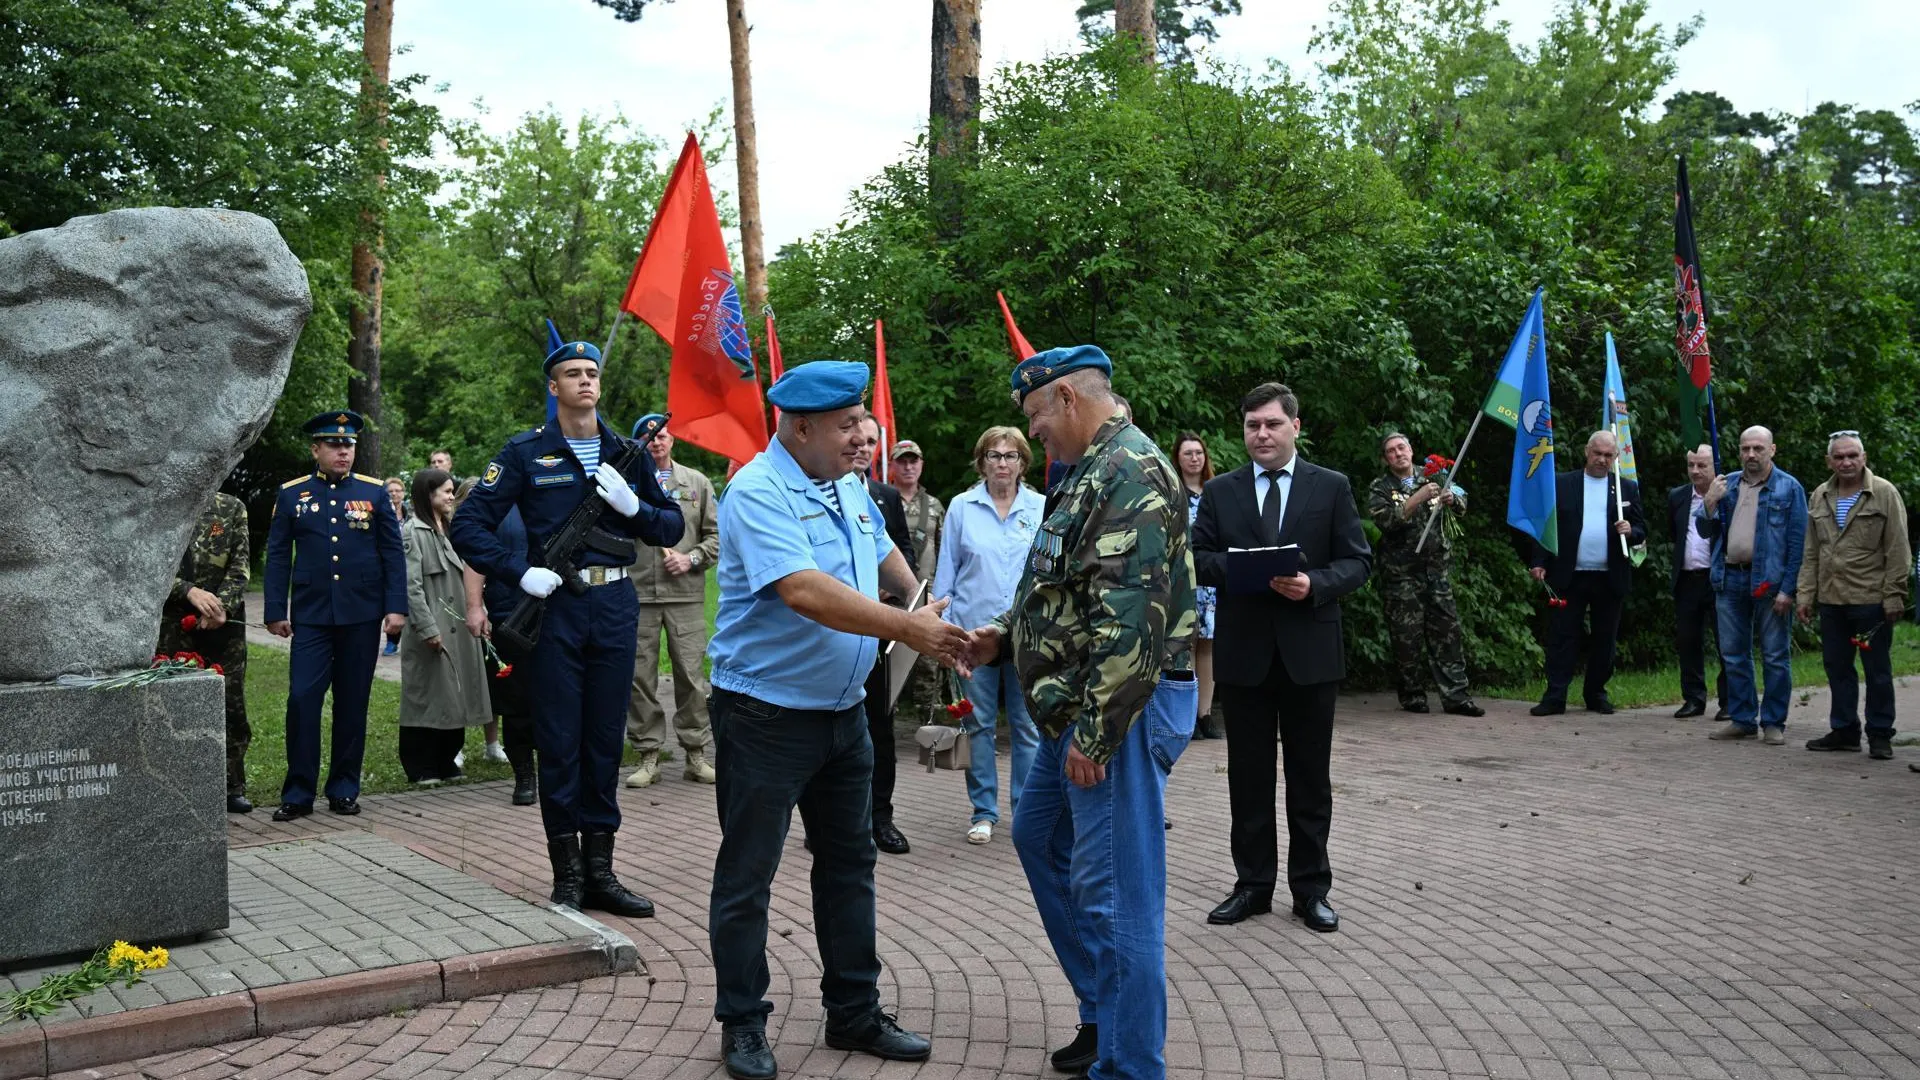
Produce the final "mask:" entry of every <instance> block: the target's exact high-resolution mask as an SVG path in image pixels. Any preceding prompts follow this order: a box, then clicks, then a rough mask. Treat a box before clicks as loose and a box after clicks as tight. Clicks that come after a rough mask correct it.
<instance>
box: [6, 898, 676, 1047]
mask: <svg viewBox="0 0 1920 1080" xmlns="http://www.w3.org/2000/svg"><path fill="white" fill-rule="evenodd" d="M553 910H555V911H557V912H559V913H561V914H564V915H566V916H568V917H569V918H571V919H573V920H574V921H576V922H578V923H580V924H581V926H582V928H583V929H585V930H587V931H588V934H587V936H584V937H578V938H574V939H572V940H570V941H562V942H554V943H551V944H546V945H525V946H521V947H519V948H513V949H499V950H495V951H493V952H484V953H471V954H468V955H466V956H456V957H452V958H449V959H446V960H427V961H423V962H421V963H417V964H401V965H398V966H395V967H385V968H374V969H372V970H370V971H356V972H353V973H351V974H347V975H334V976H330V977H328V978H322V979H309V980H306V981H303V982H296V983H284V984H281V985H279V986H268V987H261V988H260V989H257V990H243V991H240V992H238V993H233V994H223V995H220V996H218V997H209V998H198V999H195V1000H192V1001H177V1002H172V1003H169V1004H166V1005H155V1006H152V1007H150V1008H145V1009H134V1010H132V1011H129V1012H118V1013H108V1014H104V1015H101V1016H94V1017H88V1018H87V1019H84V1020H67V1021H61V1022H58V1023H52V1024H45V1023H41V1022H38V1021H35V1022H32V1023H30V1024H21V1025H18V1026H15V1025H7V1026H9V1027H14V1028H15V1029H14V1030H12V1031H8V1032H6V1033H5V1034H0V1080H16V1078H18V1077H29V1076H46V1075H51V1074H53V1073H59V1072H68V1071H70V1070H75V1069H87V1068H92V1067H94V1066H98V1065H111V1064H115V1063H117V1062H122V1061H131V1060H133V1059H135V1058H142V1057H149V1056H151V1055H154V1054H166V1053H173V1052H177V1051H180V1050H192V1049H196V1048H199V1047H203V1046H214V1045H217V1044H219V1043H224V1042H233V1041H235V1040H238V1039H253V1038H260V1037H264V1036H267V1035H275V1034H279V1033H281V1032H286V1031H297V1030H299V1029H302V1028H311V1027H322V1026H325V1025H328V1024H341V1023H346V1022H348V1021H352V1020H365V1019H368V1018H370V1017H375V1016H382V1015H385V1014H387V1013H391V1012H394V1011H395V1010H399V1009H414V1008H418V1007H420V1006H422V1005H430V1004H433V1003H435V1002H440V1001H465V1000H467V999H468V998H476V997H484V996H486V995H488V994H504V993H508V992H511V991H514V990H525V989H527V988H529V987H534V986H552V985H555V984H558V983H568V982H578V981H580V980H582V979H591V978H595V977H598V976H601V975H616V974H622V973H626V972H633V971H638V970H639V969H640V964H639V951H638V950H637V949H636V948H635V947H634V944H633V942H632V941H631V940H630V939H628V938H627V937H626V935H624V934H621V933H618V932H617V931H614V930H612V929H609V928H608V927H606V926H603V925H601V924H600V923H598V922H595V921H594V920H593V919H590V918H588V917H586V916H584V915H578V914H577V913H574V912H572V911H568V910H565V909H561V908H554V909H553Z"/></svg>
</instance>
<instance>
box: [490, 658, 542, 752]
mask: <svg viewBox="0 0 1920 1080" xmlns="http://www.w3.org/2000/svg"><path fill="white" fill-rule="evenodd" d="M530 677H531V676H530V675H529V674H528V671H527V666H526V665H525V664H512V665H510V666H509V669H508V671H507V675H506V677H505V678H501V677H500V661H499V660H496V659H495V658H494V657H492V656H489V657H487V699H488V703H489V705H490V706H491V708H492V712H493V715H495V716H497V717H499V718H500V742H501V744H502V746H503V747H504V748H505V749H506V751H507V752H508V753H509V754H511V753H513V752H514V751H516V750H519V749H520V748H522V747H525V748H526V749H528V750H532V749H533V703H532V702H530V701H528V700H527V680H528V679H529V678H530Z"/></svg>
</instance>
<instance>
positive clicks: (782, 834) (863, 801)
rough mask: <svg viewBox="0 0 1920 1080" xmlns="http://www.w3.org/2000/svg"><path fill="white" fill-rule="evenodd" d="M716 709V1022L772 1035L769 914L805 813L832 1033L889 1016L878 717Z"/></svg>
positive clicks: (733, 702)
mask: <svg viewBox="0 0 1920 1080" xmlns="http://www.w3.org/2000/svg"><path fill="white" fill-rule="evenodd" d="M627 636H628V637H632V636H633V635H631V634H629V635H627ZM708 701H709V711H710V712H711V719H712V723H713V747H714V761H713V768H714V772H715V773H717V774H718V779H717V781H716V783H715V785H714V801H715V803H716V804H717V809H718V810H719V812H720V850H719V852H717V853H716V854H715V855H714V859H713V895H712V898H711V901H710V903H709V905H708V908H707V933H708V936H709V946H710V948H711V949H712V950H713V981H714V990H713V1015H714V1018H715V1019H717V1020H719V1021H720V1023H721V1025H722V1026H723V1027H725V1028H728V1029H736V1028H737V1029H742V1030H747V1029H751V1030H760V1031H763V1030H765V1029H766V1026H767V1014H768V1013H770V1012H772V1011H773V1003H772V1002H770V1001H768V1000H767V986H768V984H769V982H770V981H771V980H770V976H769V974H768V971H767V903H768V901H769V899H770V898H771V896H772V891H773V875H774V872H775V871H777V870H778V869H779V868H780V855H781V852H782V850H783V849H784V848H785V846H786V840H787V828H788V826H789V825H790V824H791V822H792V818H793V810H794V807H796V806H798V807H799V808H800V820H801V822H802V823H803V824H804V825H805V826H806V830H807V838H808V839H809V840H810V841H811V842H812V844H813V871H812V875H811V877H812V885H813V938H814V944H815V945H816V946H817V947H818V948H819V950H820V997H821V1001H822V1003H823V1004H824V1005H825V1006H826V1013H827V1026H828V1027H830V1028H832V1027H844V1026H846V1025H848V1024H852V1023H854V1022H855V1021H858V1020H860V1019H862V1018H864V1017H866V1016H868V1015H870V1014H871V1013H872V1012H873V1011H874V1010H875V1009H878V1008H879V1007H880V991H879V983H880V957H879V955H878V953H877V952H876V951H875V942H874V937H875V931H874V887H873V864H874V860H875V859H876V858H877V854H876V852H875V850H874V847H873V823H872V814H873V810H872V806H873V803H872V799H873V790H872V785H873V743H872V742H871V741H870V740H869V739H868V737H867V717H866V711H865V709H864V708H863V707H862V706H860V705H855V706H854V707H852V708H850V709H842V710H840V711H839V712H822V711H814V710H807V709H786V708H782V707H780V706H778V705H774V704H771V703H769V702H765V701H761V700H760V699H759V698H754V697H748V696H747V695H745V694H736V693H733V692H731V691H728V690H722V689H720V688H718V687H715V688H714V690H713V696H712V697H711V698H709V699H708Z"/></svg>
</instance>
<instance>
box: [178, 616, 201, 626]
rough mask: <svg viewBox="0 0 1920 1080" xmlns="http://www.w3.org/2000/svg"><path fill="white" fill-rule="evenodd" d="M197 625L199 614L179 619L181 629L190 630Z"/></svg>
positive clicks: (198, 623)
mask: <svg viewBox="0 0 1920 1080" xmlns="http://www.w3.org/2000/svg"><path fill="white" fill-rule="evenodd" d="M199 625H200V616H198V615H189V616H187V617H186V618H184V619H181V620H180V629H182V630H192V629H193V628H194V627H196V626H199Z"/></svg>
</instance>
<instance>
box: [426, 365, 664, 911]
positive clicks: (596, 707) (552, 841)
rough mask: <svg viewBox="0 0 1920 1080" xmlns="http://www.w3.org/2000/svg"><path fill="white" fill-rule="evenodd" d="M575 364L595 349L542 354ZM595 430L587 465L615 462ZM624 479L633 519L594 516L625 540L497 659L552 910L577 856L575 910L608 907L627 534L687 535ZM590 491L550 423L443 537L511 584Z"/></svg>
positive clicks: (656, 541) (631, 649)
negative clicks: (540, 834)
mask: <svg viewBox="0 0 1920 1080" xmlns="http://www.w3.org/2000/svg"><path fill="white" fill-rule="evenodd" d="M576 358H577V359H590V360H593V361H594V362H595V363H598V362H599V359H600V354H599V350H598V349H596V348H595V347H594V346H593V345H591V344H589V343H585V342H570V343H567V344H565V345H563V346H561V348H559V349H556V350H555V351H554V352H553V354H552V355H551V356H549V357H548V363H547V368H548V370H549V371H551V370H552V368H553V366H554V365H555V364H557V363H560V362H562V361H564V360H568V359H576ZM596 423H597V425H598V429H599V438H600V442H599V453H598V461H599V462H600V463H602V464H608V463H611V462H612V461H613V459H614V458H616V457H618V456H620V454H621V452H622V451H623V449H624V447H625V446H626V445H627V443H628V440H626V439H624V438H622V437H621V436H619V435H617V434H615V433H614V432H613V431H612V430H611V429H610V428H608V427H607V425H606V423H605V422H603V421H596ZM623 479H625V480H626V481H627V484H628V486H629V487H631V488H632V489H633V491H634V492H635V494H636V495H638V496H639V499H640V507H639V510H638V512H636V513H635V514H634V515H633V516H632V517H624V516H622V515H620V514H618V513H615V512H611V511H610V512H608V513H606V514H605V515H603V516H602V517H601V518H600V522H599V526H598V528H599V529H601V530H603V531H604V532H605V533H607V534H609V535H608V536H607V537H606V539H607V540H613V541H624V543H625V545H626V547H625V551H624V554H622V553H620V552H618V551H602V550H597V549H595V548H588V549H586V550H584V551H583V552H582V553H581V554H580V556H579V557H578V558H577V559H576V560H575V562H576V565H577V566H578V567H579V568H580V577H581V579H582V580H583V581H584V582H585V583H586V584H587V586H588V588H587V590H586V591H585V592H584V593H582V594H580V595H575V594H574V593H572V592H570V591H569V590H568V589H567V588H566V587H565V586H564V585H563V586H562V587H560V588H558V589H556V590H554V592H553V594H552V595H551V596H549V597H548V598H547V601H546V612H545V616H544V621H543V623H542V626H541V631H540V639H539V642H538V643H537V644H536V645H535V647H534V651H533V655H532V656H530V657H527V658H525V659H524V661H522V660H521V659H520V658H515V657H509V658H508V659H511V660H514V661H515V662H516V663H519V662H525V663H527V664H528V665H529V674H530V675H531V676H532V678H531V680H530V681H529V683H528V692H529V693H530V695H531V696H532V698H533V702H532V704H533V736H534V747H535V749H536V750H537V751H538V759H539V775H540V816H541V819H542V821H543V823H544V824H545V826H546V831H547V839H548V851H549V855H550V857H551V858H552V859H553V860H554V876H555V903H568V902H569V900H570V897H569V896H568V895H567V894H566V892H565V890H564V889H563V880H562V879H563V878H564V877H565V876H566V875H567V870H566V867H565V866H563V865H562V864H563V861H565V860H570V859H573V858H574V857H575V853H577V852H579V851H581V850H582V849H583V848H584V849H585V853H586V858H585V862H586V869H585V872H586V875H587V889H586V894H585V896H584V901H585V906H588V907H596V908H601V909H602V910H613V909H612V908H608V907H607V906H606V905H604V904H602V903H597V902H596V887H595V879H596V876H597V869H596V860H597V858H598V854H597V853H598V851H599V850H600V849H604V853H605V859H606V860H607V863H606V865H607V866H608V867H609V869H608V870H607V874H606V879H607V881H611V870H610V866H611V858H612V841H613V834H614V833H615V832H616V831H617V830H618V829H619V828H620V804H619V802H618V801H617V795H618V790H619V781H620V771H619V770H620V754H621V749H622V747H623V745H624V743H625V739H626V725H627V700H628V695H629V694H630V693H631V690H632V684H633V658H634V653H635V651H636V650H637V648H638V639H637V638H636V637H635V635H634V627H635V626H636V625H637V624H638V621H639V605H638V602H637V601H636V600H635V598H634V592H633V583H632V582H631V581H629V580H627V568H628V566H629V565H630V564H631V563H632V562H633V560H634V550H633V546H632V538H638V539H640V540H644V541H646V542H647V543H649V544H652V545H654V546H656V547H671V546H672V545H673V544H674V543H675V542H677V541H678V540H679V539H680V534H681V532H682V531H683V530H684V529H685V527H686V523H685V521H684V520H683V519H682V518H681V516H680V510H679V508H678V507H677V505H676V504H675V503H674V501H673V499H671V498H670V497H668V495H667V494H666V492H664V491H662V490H661V489H660V484H659V481H657V480H656V479H655V478H654V476H653V469H652V466H651V464H649V465H648V466H647V467H646V468H644V469H640V470H636V475H635V476H632V477H623ZM595 494H596V488H595V484H594V474H593V472H592V471H590V470H588V469H587V468H586V467H585V466H584V465H583V464H582V462H581V460H580V458H579V457H578V456H577V455H576V454H575V453H574V450H573V448H572V447H571V446H569V445H568V443H567V440H566V438H565V436H563V435H562V434H561V431H560V425H559V424H558V423H557V422H554V423H548V424H545V425H542V426H541V427H537V428H534V429H533V430H532V431H524V432H521V433H520V434H518V435H515V436H514V437H513V438H511V439H509V440H507V444H506V446H505V447H503V448H502V449H501V451H500V453H499V454H497V455H495V456H494V459H493V461H492V462H490V463H489V464H488V465H487V468H486V471H485V472H484V473H482V474H481V477H480V482H479V483H478V484H477V485H475V487H474V489H473V493H472V494H471V495H469V496H468V497H467V501H466V502H464V503H462V504H461V505H460V509H459V511H458V512H457V513H455V514H454V518H453V525H452V527H451V528H450V529H449V530H448V535H449V537H450V538H451V539H452V541H453V546H454V550H455V551H457V552H459V554H460V557H461V558H462V559H465V560H466V561H467V564H468V565H469V566H472V567H473V568H474V569H476V570H478V571H480V572H481V573H483V574H485V575H487V576H488V577H489V578H498V579H501V580H503V581H508V582H515V583H517V582H519V581H520V580H521V579H522V577H523V576H524V575H525V574H526V572H527V570H528V569H529V568H530V567H532V566H534V565H536V564H535V562H534V561H533V559H534V558H535V553H536V552H539V551H541V550H543V549H544V548H545V545H546V543H547V539H548V538H549V537H550V536H552V535H553V534H554V533H555V532H557V531H559V529H560V528H561V527H562V526H563V525H565V524H566V520H567V518H568V517H570V516H571V515H572V514H573V512H574V510H575V509H576V508H578V507H579V506H580V504H581V503H582V502H584V501H585V500H587V499H589V498H592V497H594V496H595ZM515 506H518V507H519V508H520V517H521V520H522V521H523V522H524V523H525V525H526V536H527V541H526V547H525V549H523V550H512V549H510V548H508V547H507V546H506V545H505V544H503V543H501V542H500V539H499V537H498V535H497V533H496V530H497V529H498V527H499V525H500V523H501V520H502V519H503V518H505V517H506V514H507V511H508V510H509V509H511V508H513V507H515ZM603 546H606V547H610V548H611V547H617V546H618V544H617V543H613V544H605V545H603ZM615 884H617V883H615ZM629 895H630V894H629ZM635 899H638V898H635ZM641 903H644V901H641ZM623 906H624V905H623ZM651 911H652V908H651V905H646V909H645V911H644V912H642V911H640V910H639V909H638V908H637V906H636V907H635V908H634V910H623V911H621V912H620V913H622V914H630V915H636V916H638V915H642V914H651Z"/></svg>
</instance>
